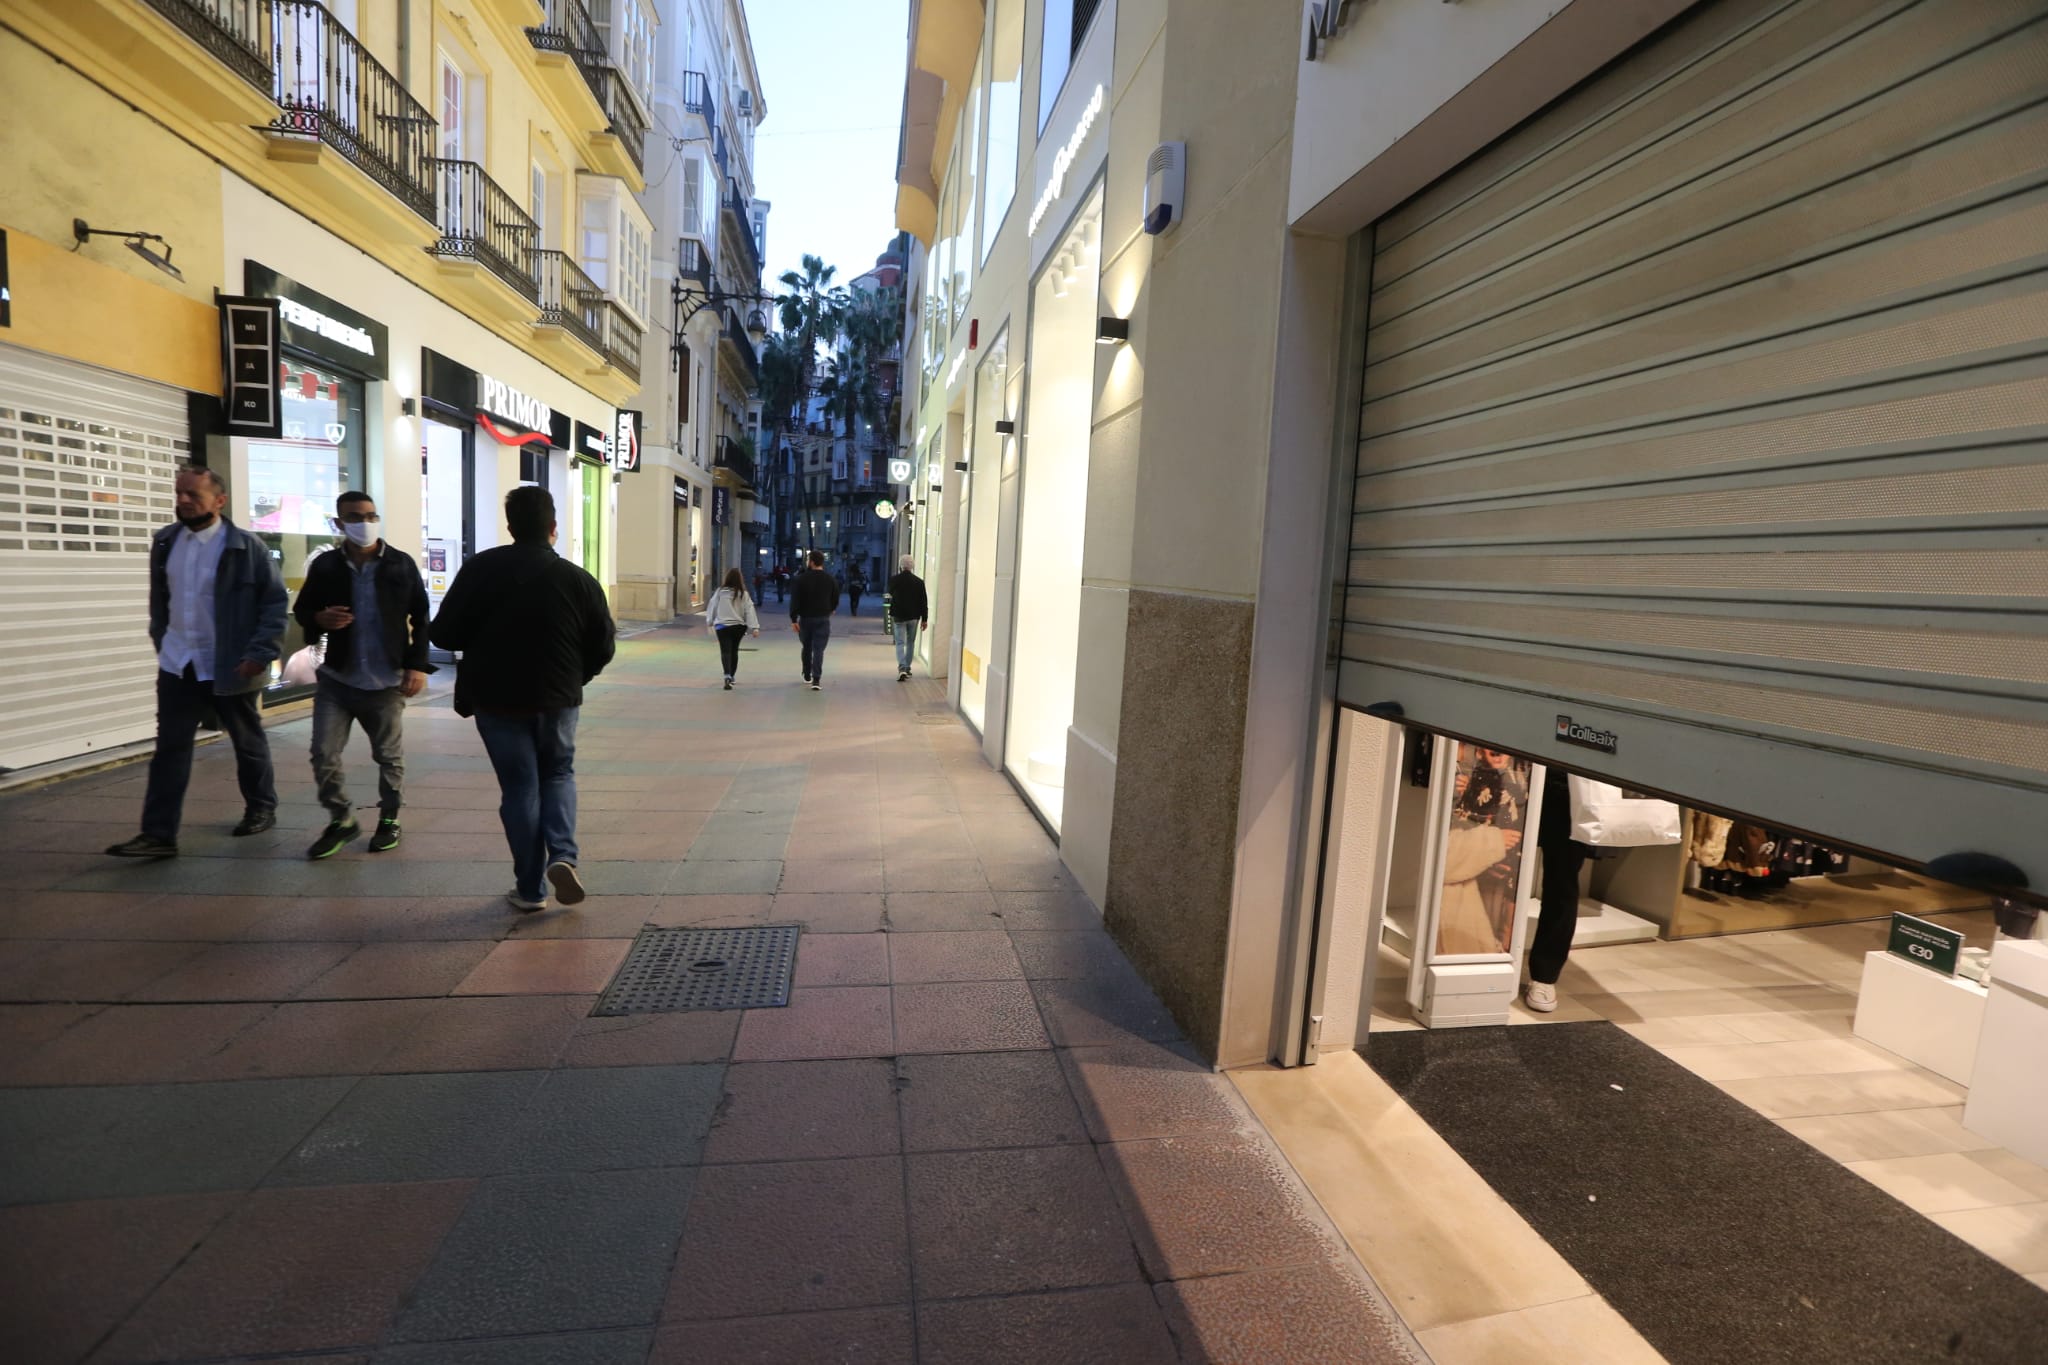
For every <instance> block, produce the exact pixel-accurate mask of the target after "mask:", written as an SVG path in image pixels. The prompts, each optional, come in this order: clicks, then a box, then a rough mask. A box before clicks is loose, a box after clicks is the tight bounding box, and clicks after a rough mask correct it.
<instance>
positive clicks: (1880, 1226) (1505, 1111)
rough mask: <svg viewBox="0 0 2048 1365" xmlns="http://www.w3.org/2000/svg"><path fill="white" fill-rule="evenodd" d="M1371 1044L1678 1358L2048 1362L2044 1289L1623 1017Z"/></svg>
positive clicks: (1717, 1362) (1382, 1037)
mask: <svg viewBox="0 0 2048 1365" xmlns="http://www.w3.org/2000/svg"><path fill="white" fill-rule="evenodd" d="M1365 1057H1366V1061H1367V1063H1368V1064H1369V1065H1370V1066H1371V1067H1372V1068H1373V1069H1374V1070H1375V1071H1377V1072H1379V1074H1380V1075H1381V1076H1383V1077H1385V1078H1386V1080H1387V1082H1388V1083H1389V1084H1390V1085H1392V1086H1393V1087H1394V1089H1395V1090H1397V1091H1399V1092H1400V1094H1401V1097H1402V1098H1403V1099H1405V1100H1406V1101H1407V1102H1408V1103H1409V1105H1411V1106H1412V1107H1413V1108H1414V1109H1415V1110H1416V1112H1418V1113H1420V1114H1421V1115H1422V1117H1423V1118H1424V1119H1425V1120H1427V1121H1428V1123H1429V1125H1430V1126H1431V1127H1432V1128H1434V1129H1436V1131H1437V1132H1438V1133H1439V1134H1441V1135H1442V1136H1443V1138H1444V1139H1445V1140H1446V1141H1447V1142H1449V1143H1450V1144H1451V1146H1452V1147H1453V1148H1455V1149H1456V1151H1457V1153H1458V1155H1459V1156H1461V1157H1463V1158H1464V1159H1465V1160H1466V1161H1467V1162H1469V1163H1471V1165H1472V1167H1473V1168H1474V1169H1475V1170H1477V1171H1478V1172H1479V1174H1480V1175H1481V1176H1483V1177H1484V1178H1485V1179H1486V1182H1487V1183H1488V1184H1489V1185H1491V1186H1493V1188H1494V1190H1495V1191H1497V1192H1498V1193H1499V1194H1500V1196H1501V1197H1502V1198H1503V1199H1506V1200H1507V1201H1508V1203H1509V1204H1511V1205H1513V1206H1514V1209H1515V1211H1516V1212H1517V1213H1519V1214H1521V1215H1522V1217H1523V1218H1525V1219H1527V1220H1528V1222H1529V1224H1530V1225H1531V1226H1532V1227H1534V1228H1535V1229H1536V1231H1537V1232H1539V1233H1541V1234H1542V1236H1543V1237H1544V1239H1545V1240H1546V1241H1548V1242H1549V1243H1550V1244H1551V1245H1552V1246H1554V1247H1556V1248H1557V1250H1558V1252H1559V1253H1560V1254H1561V1255H1562V1256H1563V1257H1564V1258H1565V1259H1566V1260H1567V1261H1569V1262H1570V1263H1571V1265H1572V1268H1573V1269H1575V1270H1577V1271H1578V1272H1579V1273H1580V1274H1581V1275H1583V1276H1585V1278H1586V1281H1587V1283H1589V1284H1591V1285H1592V1286H1593V1288H1595V1289H1597V1290H1598V1291H1600V1293H1601V1294H1603V1295H1604V1296H1606V1298H1607V1301H1608V1302H1609V1303H1611V1304H1612V1305H1613V1306H1614V1308H1615V1310H1616V1311H1617V1312H1619V1313H1620V1314H1621V1315H1622V1316H1623V1317H1625V1318H1627V1319H1628V1320H1629V1322H1631V1323H1632V1324H1634V1326H1635V1328H1636V1330H1637V1331H1639V1332H1641V1333H1642V1334H1643V1336H1644V1337H1645V1338H1646V1339H1647V1340H1648V1341H1649V1343H1650V1344H1651V1345H1652V1346H1654V1347H1656V1348H1657V1349H1658V1350H1659V1351H1661V1352H1663V1353H1664V1355H1665V1357H1666V1358H1668V1359H1669V1360H1671V1361H1672V1362H1674V1365H1724V1363H1725V1362H1729V1361H1742V1362H1745V1363H1747V1362H1758V1361H1783V1362H1786V1363H1787V1365H1835V1363H1836V1362H1839V1363H1840V1365H1873V1362H1879V1361H1901V1362H1904V1361H1914V1362H1921V1361H1950V1360H1954V1361H2000V1362H2005V1361H2012V1362H2021V1361H2023V1362H2027V1365H2038V1362H2040V1361H2042V1360H2048V1293H2043V1292H2042V1291H2041V1290H2039V1289H2036V1288H2035V1287H2034V1286H2033V1285H2031V1284H2029V1283H2028V1282H2027V1281H2026V1280H2025V1279H2023V1278H2021V1277H2020V1276H2018V1275H2016V1274H2014V1273H2013V1272H2012V1271H2010V1270H2007V1269H2006V1268H2005V1267H2004V1266H2001V1265H1999V1264H1998V1263H1997V1262H1996V1261H1994V1260H1992V1259H1991V1258H1990V1257H1988V1256H1986V1255H1984V1254H1983V1253H1982V1252H1980V1251H1978V1250H1977V1249H1976V1248H1974V1247H1972V1246H1970V1245H1969V1244H1968V1243H1966V1242H1963V1241H1962V1240H1960V1239H1959V1238H1957V1237H1955V1236H1953V1235H1951V1234H1950V1233H1948V1232H1946V1231H1944V1230H1943V1229H1942V1228H1940V1227H1938V1226H1936V1225H1935V1224H1934V1223H1931V1222H1929V1221H1928V1220H1927V1219H1925V1218H1923V1217H1922V1216H1920V1215H1919V1214H1917V1213H1915V1212H1913V1210H1911V1209H1909V1208H1907V1207H1906V1206H1905V1205H1904V1204H1901V1203H1899V1202H1898V1201H1897V1200H1895V1199H1893V1198H1892V1197H1891V1196H1890V1195H1888V1194H1885V1193H1884V1192H1883V1191H1881V1190H1879V1189H1878V1188H1877V1187H1876V1186H1874V1185H1871V1184H1870V1183H1868V1182H1867V1181H1865V1180H1863V1179H1862V1178H1861V1177H1860V1176H1858V1175H1856V1174H1855V1173H1854V1172H1852V1171H1848V1170H1845V1169H1843V1168H1842V1167H1841V1166H1839V1165H1837V1164H1836V1163H1835V1162H1834V1161H1832V1160H1830V1159H1829V1158H1828V1157H1826V1156H1823V1155H1822V1154H1821V1153H1820V1152H1818V1151H1816V1150H1814V1149H1813V1148H1811V1147H1809V1146H1807V1145H1806V1144H1805V1143H1804V1142H1801V1141H1800V1140H1799V1139H1798V1138H1795V1137H1793V1136H1792V1135H1791V1134H1790V1133H1787V1132H1785V1131H1784V1130H1782V1129H1780V1128H1779V1127H1778V1126H1777V1125H1776V1124H1774V1123H1772V1122H1771V1121H1770V1120H1768V1119H1766V1118H1764V1117H1763V1116H1762V1115H1761V1114H1758V1113H1756V1112H1755V1111H1754V1110H1752V1109H1750V1108H1748V1107H1747V1106H1746V1105H1744V1104H1742V1103H1741V1102H1740V1101H1738V1100H1736V1099H1734V1098H1732V1097H1731V1096H1729V1095H1726V1094H1724V1093H1722V1092H1721V1091H1720V1090H1719V1089H1717V1088H1715V1086H1714V1085H1713V1084H1712V1083H1710V1082H1708V1081H1704V1080H1701V1079H1700V1078H1699V1077H1697V1076H1695V1075H1693V1074H1692V1073H1691V1072H1690V1071H1687V1070H1686V1069H1685V1068H1684V1067H1682V1066H1680V1065H1678V1064H1677V1063H1676V1062H1673V1061H1670V1060H1668V1059H1667V1058H1665V1057H1663V1056H1662V1055H1660V1054H1659V1053H1658V1052H1657V1051H1656V1050H1655V1049H1653V1048H1651V1047H1649V1046H1647V1045H1646V1044H1643V1043H1640V1042H1638V1041H1636V1040H1635V1039H1634V1038H1632V1037H1630V1036H1629V1035H1628V1034H1626V1033H1624V1032H1622V1031H1621V1030H1620V1029H1618V1028H1616V1027H1615V1026H1614V1025H1613V1024H1610V1023H1607V1022H1604V1021H1596V1022H1592V1023H1582V1024H1544V1025H1539V1026H1535V1027H1527V1028H1483V1029H1457V1030H1441V1031H1434V1032H1432V1031H1421V1032H1405V1033H1386V1034H1374V1035H1373V1037H1372V1040H1371V1043H1370V1045H1369V1047H1367V1048H1366V1049H1365ZM1617 1087H1619V1088H1617Z"/></svg>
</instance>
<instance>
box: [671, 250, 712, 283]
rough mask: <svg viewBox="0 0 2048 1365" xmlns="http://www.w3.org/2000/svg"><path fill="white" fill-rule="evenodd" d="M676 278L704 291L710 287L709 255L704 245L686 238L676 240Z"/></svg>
mask: <svg viewBox="0 0 2048 1365" xmlns="http://www.w3.org/2000/svg"><path fill="white" fill-rule="evenodd" d="M676 276H677V277H678V278H679V279H684V280H690V281H693V282H695V283H696V284H698V285H700V286H702V287H703V288H704V289H707V290H708V289H710V287H711V253H710V252H708V251H706V250H705V249H704V244H703V243H702V242H699V241H694V240H692V239H691V238H688V237H679V238H677V239H676Z"/></svg>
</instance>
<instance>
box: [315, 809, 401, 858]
mask: <svg viewBox="0 0 2048 1365" xmlns="http://www.w3.org/2000/svg"><path fill="white" fill-rule="evenodd" d="M362 832H363V827H362V826H361V825H359V824H357V823H356V822H355V821H354V820H353V819H349V820H335V821H331V822H329V824H328V826H327V828H326V829H323V830H321V831H320V837H319V838H317V839H315V840H314V841H313V846H312V847H311V848H309V849H307V850H306V856H307V857H308V858H331V857H333V856H334V855H335V854H337V853H339V852H341V850H342V848H343V847H344V846H346V845H347V843H348V842H349V840H351V839H353V838H355V837H356V836H357V835H358V834H361V833H362ZM393 842H396V841H395V840H394V841H393Z"/></svg>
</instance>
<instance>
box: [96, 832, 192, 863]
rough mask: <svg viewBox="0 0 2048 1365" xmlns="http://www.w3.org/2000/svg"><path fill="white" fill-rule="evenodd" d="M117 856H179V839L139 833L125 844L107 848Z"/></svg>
mask: <svg viewBox="0 0 2048 1365" xmlns="http://www.w3.org/2000/svg"><path fill="white" fill-rule="evenodd" d="M107 852H108V853H110V854H112V855H113V856H114V857H116V858H175V857H177V856H178V841H177V840H175V839H159V838H157V837H156V836H155V835H154V834H138V835H136V836H135V837H134V838H133V839H130V840H129V841H128V842H127V843H124V844H115V845H113V846H112V847H111V848H109V849H108V850H107Z"/></svg>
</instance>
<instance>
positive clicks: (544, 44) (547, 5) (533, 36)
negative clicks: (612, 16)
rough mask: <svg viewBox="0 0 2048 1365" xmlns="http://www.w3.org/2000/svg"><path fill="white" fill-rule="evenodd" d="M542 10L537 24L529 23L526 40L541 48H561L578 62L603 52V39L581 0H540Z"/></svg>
mask: <svg viewBox="0 0 2048 1365" xmlns="http://www.w3.org/2000/svg"><path fill="white" fill-rule="evenodd" d="M541 5H542V8H543V10H544V11H545V13H544V14H543V15H542V16H541V21H540V22H539V23H538V24H533V25H529V26H528V27H527V30H526V40H527V41H528V42H530V43H532V44H533V45H534V47H535V49H536V50H538V51H541V52H565V53H567V54H568V55H569V56H571V57H574V58H575V59H576V63H577V65H579V66H581V65H583V63H584V62H585V61H586V60H588V59H590V58H591V57H592V56H599V57H601V55H602V54H603V52H604V39H603V38H602V37H600V36H599V34H598V31H597V25H596V24H594V23H592V22H591V19H590V11H589V10H587V9H585V8H584V7H583V0H541Z"/></svg>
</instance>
